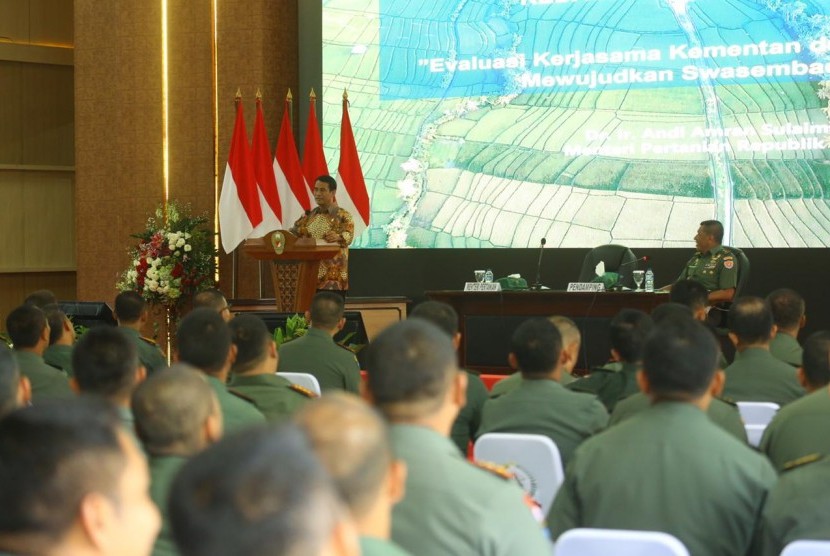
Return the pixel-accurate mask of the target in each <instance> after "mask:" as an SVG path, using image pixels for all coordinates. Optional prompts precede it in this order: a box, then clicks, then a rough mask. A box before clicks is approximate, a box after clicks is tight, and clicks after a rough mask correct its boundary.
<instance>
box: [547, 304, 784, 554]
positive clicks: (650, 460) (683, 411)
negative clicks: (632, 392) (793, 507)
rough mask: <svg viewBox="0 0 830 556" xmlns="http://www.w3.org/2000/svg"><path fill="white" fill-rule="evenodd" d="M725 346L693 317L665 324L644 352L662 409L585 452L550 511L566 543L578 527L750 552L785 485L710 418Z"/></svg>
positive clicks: (646, 383) (651, 388)
mask: <svg viewBox="0 0 830 556" xmlns="http://www.w3.org/2000/svg"><path fill="white" fill-rule="evenodd" d="M717 357H718V350H717V345H716V344H715V339H714V338H713V337H712V334H711V333H710V332H709V331H708V330H706V328H704V327H703V325H701V324H700V323H697V322H695V321H693V320H691V319H677V320H673V321H671V322H668V323H666V324H664V325H661V326H660V327H658V328H656V329H655V330H654V332H653V333H652V335H651V336H650V338H649V339H648V341H647V342H646V346H645V349H644V352H643V372H642V373H640V375H638V376H639V377H640V381H641V387H642V390H643V391H644V392H646V393H648V394H650V395H651V396H652V398H653V400H654V401H653V405H652V406H651V407H650V408H649V409H647V410H645V411H643V412H641V413H640V414H638V415H636V416H635V417H632V418H631V419H629V420H628V422H626V423H625V424H624V425H620V426H616V427H611V428H610V429H608V430H607V431H605V432H603V433H601V434H599V435H597V436H596V437H594V438H591V439H589V440H587V441H586V442H585V443H583V444H582V445H581V446H580V447H579V448H577V450H576V454H575V456H574V458H573V461H572V462H571V465H570V466H569V467H568V469H567V470H566V472H565V483H564V484H563V485H562V488H560V490H559V492H558V493H557V496H556V499H555V500H554V503H553V508H552V509H551V520H550V521H551V523H552V524H553V528H552V533H553V536H554V538H558V537H559V536H560V535H561V534H562V533H564V532H565V531H567V530H569V529H572V528H575V527H599V528H610V529H635V530H651V531H663V532H665V533H669V534H671V535H674V536H675V537H677V538H678V539H679V540H680V541H681V542H682V543H683V544H684V545H685V546H686V548H688V550H689V553H690V554H696V555H697V554H700V555H704V554H705V555H706V556H735V555H737V554H749V553H750V552H749V549H750V545H751V542H752V539H753V535H754V533H755V531H756V530H757V526H758V520H759V516H760V513H761V508H762V505H763V503H764V500H765V499H766V496H767V494H768V492H769V490H770V489H771V488H772V487H773V485H774V484H775V481H776V478H777V477H776V474H775V470H774V469H773V468H772V466H771V465H770V464H769V462H768V461H767V460H766V458H765V457H763V456H762V455H760V454H758V453H756V452H754V451H753V450H752V449H751V448H749V447H748V446H747V445H746V444H744V443H741V442H738V441H737V440H736V439H735V438H734V437H732V436H730V435H729V434H727V433H725V432H724V431H723V430H722V429H720V428H719V427H717V426H716V425H714V424H713V423H712V422H711V421H710V420H709V419H708V418H707V417H706V415H705V411H706V409H707V407H708V405H709V402H710V398H711V395H710V394H709V390H710V388H711V383H712V378H713V376H714V374H715V367H716V364H717Z"/></svg>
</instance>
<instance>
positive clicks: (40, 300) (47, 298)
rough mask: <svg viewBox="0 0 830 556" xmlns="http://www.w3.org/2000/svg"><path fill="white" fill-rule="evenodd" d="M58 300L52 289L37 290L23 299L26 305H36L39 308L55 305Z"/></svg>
mask: <svg viewBox="0 0 830 556" xmlns="http://www.w3.org/2000/svg"><path fill="white" fill-rule="evenodd" d="M57 302H58V298H57V297H55V294H54V293H52V291H51V290H37V291H33V292H32V293H30V294H29V295H27V296H26V299H24V300H23V304H24V305H34V306H35V307H37V308H39V309H43V308H44V307H46V306H47V305H54V304H55V303H57Z"/></svg>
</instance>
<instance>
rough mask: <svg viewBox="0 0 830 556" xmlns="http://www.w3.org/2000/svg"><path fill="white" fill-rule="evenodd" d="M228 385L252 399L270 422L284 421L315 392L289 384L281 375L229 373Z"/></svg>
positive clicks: (313, 395) (312, 396)
mask: <svg viewBox="0 0 830 556" xmlns="http://www.w3.org/2000/svg"><path fill="white" fill-rule="evenodd" d="M228 387H229V388H231V389H233V391H234V392H239V393H240V394H243V395H245V396H247V397H248V398H250V399H252V400H253V402H254V405H255V406H256V408H257V409H258V410H260V411H261V412H262V414H263V415H265V418H266V419H268V421H270V422H272V423H276V422H279V421H284V420H285V419H286V418H288V417H289V416H291V414H293V413H294V412H295V411H296V410H297V409H299V408H300V407H302V406H303V404H305V403H306V402H307V401H309V400H310V399H313V398H314V397H315V394H314V393H313V392H311V391H309V390H306V389H305V388H302V387H300V386H296V385H294V384H291V382H289V381H287V380H286V379H284V378H283V377H281V376H278V375H275V374H267V375H238V374H234V373H231V380H230V382H228Z"/></svg>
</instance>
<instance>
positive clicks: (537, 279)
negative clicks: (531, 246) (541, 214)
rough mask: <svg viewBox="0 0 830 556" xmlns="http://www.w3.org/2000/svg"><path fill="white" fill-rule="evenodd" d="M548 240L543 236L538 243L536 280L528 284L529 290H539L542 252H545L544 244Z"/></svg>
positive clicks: (540, 285) (540, 286)
mask: <svg viewBox="0 0 830 556" xmlns="http://www.w3.org/2000/svg"><path fill="white" fill-rule="evenodd" d="M547 242H548V240H546V239H545V238H542V241H541V242H540V245H539V260H538V262H537V263H536V281H535V282H533V285H532V286H530V289H531V290H541V289H542V253H544V252H545V244H546V243H547Z"/></svg>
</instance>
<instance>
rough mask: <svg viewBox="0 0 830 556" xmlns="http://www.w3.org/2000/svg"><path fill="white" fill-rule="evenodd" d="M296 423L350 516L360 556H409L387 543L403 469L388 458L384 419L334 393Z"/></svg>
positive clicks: (357, 401)
mask: <svg viewBox="0 0 830 556" xmlns="http://www.w3.org/2000/svg"><path fill="white" fill-rule="evenodd" d="M296 422H297V423H298V424H299V425H300V428H301V429H302V430H303V431H304V432H305V434H306V435H307V436H308V437H309V439H310V441H311V445H312V447H313V448H314V451H315V452H316V453H317V457H319V458H320V461H321V462H322V463H323V466H324V467H325V468H326V469H327V470H328V472H329V474H330V475H331V477H332V479H334V483H335V485H336V486H337V490H339V491H340V494H341V495H342V496H343V499H344V502H345V503H346V506H347V507H348V508H349V511H350V512H351V514H352V518H353V519H354V521H355V525H356V526H357V531H358V533H359V534H360V549H361V554H363V556H405V555H406V554H409V553H408V552H405V551H404V550H403V549H402V548H400V547H398V546H397V545H395V544H393V543H392V542H391V541H390V540H389V537H390V535H391V530H392V506H394V505H395V504H396V503H398V502H400V501H401V500H402V499H403V497H404V488H405V482H406V465H405V464H404V463H403V462H402V461H400V460H397V459H395V458H394V456H393V454H392V446H391V443H390V440H389V430H388V428H387V425H386V423H385V422H384V420H383V418H382V417H381V416H380V415H379V414H378V413H377V412H376V411H375V410H374V409H373V408H371V407H369V406H368V405H366V403H365V402H363V401H362V400H361V399H360V398H358V397H357V396H354V395H352V394H349V393H347V392H333V393H331V394H327V395H326V396H325V397H323V398H322V399H320V400H318V401H316V402H314V403H313V404H309V405H308V406H306V407H304V408H303V409H302V410H301V411H300V412H299V413H298V414H297V418H296Z"/></svg>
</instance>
